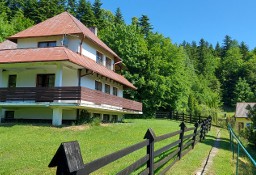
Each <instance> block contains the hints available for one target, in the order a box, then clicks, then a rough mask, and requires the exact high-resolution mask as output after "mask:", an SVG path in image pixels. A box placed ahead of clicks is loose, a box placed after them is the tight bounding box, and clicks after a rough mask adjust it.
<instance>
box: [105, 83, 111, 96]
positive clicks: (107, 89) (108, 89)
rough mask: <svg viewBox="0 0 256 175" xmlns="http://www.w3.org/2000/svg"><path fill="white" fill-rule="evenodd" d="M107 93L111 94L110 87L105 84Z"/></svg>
mask: <svg viewBox="0 0 256 175" xmlns="http://www.w3.org/2000/svg"><path fill="white" fill-rule="evenodd" d="M105 93H107V94H110V86H109V85H108V84H105Z"/></svg>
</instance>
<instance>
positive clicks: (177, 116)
mask: <svg viewBox="0 0 256 175" xmlns="http://www.w3.org/2000/svg"><path fill="white" fill-rule="evenodd" d="M176 120H179V113H178V111H177V112H176Z"/></svg>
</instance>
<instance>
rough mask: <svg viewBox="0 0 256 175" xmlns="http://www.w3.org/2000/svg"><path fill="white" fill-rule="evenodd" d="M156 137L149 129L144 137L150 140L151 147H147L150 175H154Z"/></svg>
mask: <svg viewBox="0 0 256 175" xmlns="http://www.w3.org/2000/svg"><path fill="white" fill-rule="evenodd" d="M155 138H156V135H155V133H154V131H153V130H152V129H151V128H149V129H148V130H147V132H146V134H145V136H144V139H148V140H149V145H148V146H147V154H148V155H149V160H148V162H147V168H148V170H149V175H153V174H154V142H155Z"/></svg>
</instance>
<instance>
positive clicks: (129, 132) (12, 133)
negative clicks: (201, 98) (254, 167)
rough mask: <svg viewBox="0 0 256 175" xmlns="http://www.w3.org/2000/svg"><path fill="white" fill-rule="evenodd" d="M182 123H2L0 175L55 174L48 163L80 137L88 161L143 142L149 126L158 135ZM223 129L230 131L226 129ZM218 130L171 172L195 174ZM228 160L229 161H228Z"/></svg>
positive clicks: (115, 166)
mask: <svg viewBox="0 0 256 175" xmlns="http://www.w3.org/2000/svg"><path fill="white" fill-rule="evenodd" d="M179 124H180V122H178V121H170V120H156V119H148V120H146V119H141V120H139V119H134V120H127V123H117V124H107V125H103V126H87V125H85V126H78V127H61V128H56V127H51V126H48V125H29V124H16V125H7V124H1V125H0V167H1V168H0V174H1V175H2V174H8V175H9V174H55V172H56V169H55V168H48V164H49V162H50V161H51V159H52V157H53V155H54V154H55V152H56V150H57V148H58V147H59V145H60V143H61V142H67V141H74V140H77V141H78V142H79V144H80V147H81V152H82V156H83V160H84V163H87V162H90V161H92V160H95V159H97V158H100V157H102V156H104V155H107V154H110V153H112V152H115V151H118V150H120V149H122V148H125V147H127V146H131V145H133V144H135V143H137V142H139V141H143V137H144V135H145V133H146V131H147V129H148V128H152V129H153V130H154V131H155V133H156V135H157V136H159V135H162V134H165V133H169V132H173V131H176V130H178V129H179ZM191 126H192V125H191V124H187V127H191ZM223 131H224V132H226V133H227V131H226V130H223ZM216 133H217V132H216V128H214V127H213V129H212V131H210V132H209V133H208V135H207V137H206V139H205V140H204V142H203V143H198V144H197V145H196V147H195V149H194V150H192V151H190V152H189V153H188V154H187V155H185V156H184V157H183V158H182V159H181V160H180V161H178V162H177V163H176V164H175V165H174V166H173V167H172V168H171V169H170V171H169V172H168V173H167V174H184V175H185V174H194V173H195V171H196V170H197V169H198V168H199V167H200V166H201V163H202V161H203V160H204V159H205V158H206V156H207V155H208V153H209V151H210V149H211V147H212V144H213V142H214V140H215V137H216V135H217V134H216ZM223 136H225V134H224V135H223ZM226 136H228V134H226ZM176 139H178V136H177V137H175V138H172V139H171V140H170V139H169V140H166V141H165V142H163V143H159V144H156V146H155V147H156V149H158V148H160V147H162V146H164V145H166V144H167V142H169V143H170V142H171V141H172V140H176ZM226 139H228V138H226ZM223 151H224V153H222V154H221V155H222V157H223V156H224V157H223V159H224V158H225V159H224V160H223V161H222V159H221V160H218V161H221V162H223V163H221V165H223V166H226V170H227V171H226V172H231V174H232V172H233V170H232V167H230V163H229V162H230V160H231V157H230V154H231V153H230V151H229V150H228V149H226V148H224V149H223ZM145 152H146V150H145V149H141V150H140V151H136V152H134V153H132V154H131V155H129V156H126V157H125V158H122V159H120V160H118V161H116V162H114V163H111V164H110V165H108V166H106V167H104V168H103V169H100V170H99V171H97V172H95V173H94V174H115V173H117V172H118V171H120V170H121V169H123V168H125V167H126V166H128V165H129V164H131V163H132V162H134V161H136V160H137V159H138V158H140V157H142V156H143V155H145ZM220 153H221V152H220ZM225 156H227V157H225ZM225 160H228V161H227V162H228V163H226V162H225ZM219 166H220V165H218V164H217V165H215V164H214V169H213V170H212V171H211V172H213V173H214V174H222V173H218V172H217V171H215V167H216V168H219ZM228 169H230V170H228ZM135 174H136V173H135ZM229 174H230V173H229Z"/></svg>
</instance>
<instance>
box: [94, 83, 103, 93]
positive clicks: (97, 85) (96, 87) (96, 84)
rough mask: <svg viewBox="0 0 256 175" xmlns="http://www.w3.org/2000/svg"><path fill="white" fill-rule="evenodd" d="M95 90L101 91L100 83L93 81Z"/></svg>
mask: <svg viewBox="0 0 256 175" xmlns="http://www.w3.org/2000/svg"><path fill="white" fill-rule="evenodd" d="M95 89H96V90H98V91H102V83H101V82H99V81H95Z"/></svg>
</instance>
